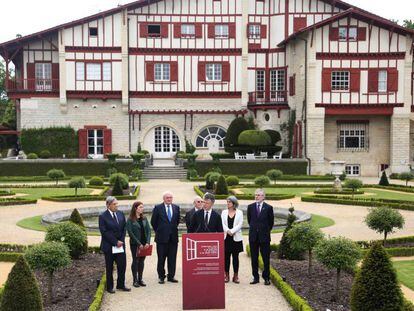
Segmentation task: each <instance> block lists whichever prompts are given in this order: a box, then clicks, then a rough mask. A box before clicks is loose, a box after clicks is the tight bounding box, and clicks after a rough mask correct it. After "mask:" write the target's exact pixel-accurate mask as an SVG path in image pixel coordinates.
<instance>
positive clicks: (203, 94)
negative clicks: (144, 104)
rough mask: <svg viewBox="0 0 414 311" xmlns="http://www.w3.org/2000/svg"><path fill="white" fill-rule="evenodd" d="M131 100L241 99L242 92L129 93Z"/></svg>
mask: <svg viewBox="0 0 414 311" xmlns="http://www.w3.org/2000/svg"><path fill="white" fill-rule="evenodd" d="M129 94H130V97H131V98H137V97H139V98H186V97H191V98H241V92H129Z"/></svg>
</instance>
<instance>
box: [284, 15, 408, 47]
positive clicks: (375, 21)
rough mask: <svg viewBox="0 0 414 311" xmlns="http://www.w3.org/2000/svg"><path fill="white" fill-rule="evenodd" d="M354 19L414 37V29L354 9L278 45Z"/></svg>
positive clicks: (328, 19)
mask: <svg viewBox="0 0 414 311" xmlns="http://www.w3.org/2000/svg"><path fill="white" fill-rule="evenodd" d="M348 16H349V17H354V18H356V19H359V20H363V21H365V22H367V23H369V24H372V25H375V26H379V27H381V28H386V29H389V30H391V31H393V32H396V33H399V34H402V35H407V34H411V35H412V36H414V30H412V29H408V28H405V27H403V26H400V25H398V24H397V23H394V22H392V21H390V20H387V19H385V18H382V17H379V16H377V15H375V14H372V13H369V12H367V11H364V10H361V9H359V8H357V7H352V8H349V9H347V10H345V11H343V12H340V13H338V14H336V15H333V16H331V17H330V18H327V19H324V20H322V21H320V22H317V23H315V24H313V25H310V26H308V27H305V28H302V29H300V30H298V31H297V32H295V33H293V34H291V35H290V36H289V37H287V38H286V39H285V40H283V41H282V42H280V43H279V44H278V46H279V47H282V46H284V45H286V44H287V43H288V42H289V41H291V40H293V39H296V38H297V37H298V36H299V35H301V34H303V33H305V32H308V31H310V30H313V29H317V28H320V27H323V26H326V25H329V24H332V23H333V22H335V21H338V20H340V19H342V18H344V17H348Z"/></svg>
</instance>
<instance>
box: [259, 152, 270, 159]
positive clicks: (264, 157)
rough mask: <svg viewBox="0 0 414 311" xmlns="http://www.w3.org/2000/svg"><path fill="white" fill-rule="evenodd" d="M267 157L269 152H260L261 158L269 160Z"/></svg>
mask: <svg viewBox="0 0 414 311" xmlns="http://www.w3.org/2000/svg"><path fill="white" fill-rule="evenodd" d="M267 157H268V154H267V152H260V158H262V159H267Z"/></svg>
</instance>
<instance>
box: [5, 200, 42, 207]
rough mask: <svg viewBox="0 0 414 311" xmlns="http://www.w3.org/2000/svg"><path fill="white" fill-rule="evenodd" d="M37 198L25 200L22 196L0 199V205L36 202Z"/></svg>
mask: <svg viewBox="0 0 414 311" xmlns="http://www.w3.org/2000/svg"><path fill="white" fill-rule="evenodd" d="M36 203H37V200H27V199H22V198H10V199H0V206H13V205H23V204H36Z"/></svg>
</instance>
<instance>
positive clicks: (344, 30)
mask: <svg viewBox="0 0 414 311" xmlns="http://www.w3.org/2000/svg"><path fill="white" fill-rule="evenodd" d="M357 36H358V29H357V27H339V41H356V40H357Z"/></svg>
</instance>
